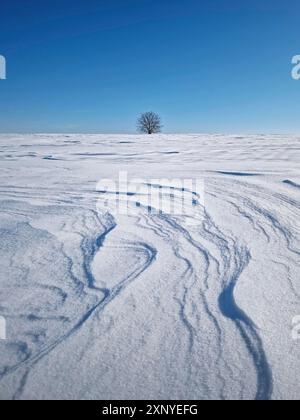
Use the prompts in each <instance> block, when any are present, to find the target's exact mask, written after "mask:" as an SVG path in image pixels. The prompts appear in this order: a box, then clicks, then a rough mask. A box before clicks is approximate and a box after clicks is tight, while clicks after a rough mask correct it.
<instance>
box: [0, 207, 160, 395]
mask: <svg viewBox="0 0 300 420" xmlns="http://www.w3.org/2000/svg"><path fill="white" fill-rule="evenodd" d="M95 215H97V214H96V213H95ZM106 219H107V217H106ZM108 219H109V223H107V220H106V223H107V225H106V227H105V230H104V232H103V233H102V234H101V235H98V236H95V237H94V238H89V237H83V238H82V242H81V250H82V253H83V256H84V259H83V264H82V267H83V271H84V273H85V278H86V285H87V288H88V290H90V291H91V292H101V295H102V296H101V299H100V300H99V301H98V302H97V303H96V304H94V305H92V307H91V308H90V309H88V310H87V311H86V312H85V313H84V314H83V315H82V316H81V318H80V319H79V320H78V321H77V322H76V323H75V324H74V325H73V327H71V328H70V329H69V330H68V331H67V332H65V333H64V334H62V335H61V336H60V337H59V338H57V339H56V340H54V341H53V342H52V343H51V344H48V345H46V346H44V347H41V348H39V350H38V352H37V353H36V354H33V353H32V352H31V351H30V350H29V348H28V345H27V343H25V342H24V343H15V344H14V346H18V353H19V354H22V357H21V361H19V362H18V363H16V364H15V365H14V366H11V367H6V368H5V369H4V370H3V371H2V372H1V373H0V380H2V379H3V378H5V377H6V376H8V375H10V374H12V373H14V372H16V371H17V370H19V369H21V368H25V369H26V372H25V373H24V374H22V377H21V380H20V386H19V387H18V389H17V391H16V393H15V395H14V398H19V397H20V396H21V394H22V390H23V389H24V387H25V386H26V378H27V376H28V374H29V372H30V369H31V368H32V367H33V366H34V365H35V364H37V363H38V362H39V361H40V360H41V359H42V358H43V357H45V356H46V355H48V354H49V353H50V352H51V351H53V350H54V349H55V348H57V347H58V346H59V345H60V344H62V343H63V342H65V341H66V340H67V339H68V338H70V337H71V336H72V335H74V334H76V333H77V332H78V331H79V330H80V329H81V328H82V327H83V326H84V324H85V323H86V322H87V321H88V320H89V319H90V318H91V316H92V315H93V314H94V313H95V311H100V312H102V311H103V310H104V309H105V308H106V306H107V305H108V304H109V303H111V302H112V301H113V300H114V299H115V298H117V297H118V296H119V295H120V294H121V293H122V291H123V290H124V289H125V288H126V287H127V286H128V285H129V284H130V283H131V282H133V281H134V280H135V279H136V278H137V277H138V276H139V275H140V274H142V273H143V272H144V271H145V270H146V269H147V268H148V267H149V266H150V265H151V264H152V263H153V261H154V260H155V257H156V253H157V251H156V250H155V249H154V248H152V247H151V246H149V245H148V244H147V243H143V242H136V243H135V244H134V246H135V247H136V249H137V250H138V251H139V252H142V253H143V255H144V257H145V261H144V263H143V264H141V265H140V266H138V267H136V268H135V270H134V271H133V272H132V273H130V274H129V275H128V276H126V277H125V278H124V279H122V281H121V282H120V283H119V284H118V285H116V286H115V287H113V288H111V289H98V288H97V287H95V279H94V277H93V274H92V270H91V264H92V262H93V259H94V257H95V255H96V253H97V252H99V251H100V250H101V248H102V247H103V246H104V242H105V239H106V237H107V236H108V235H109V234H110V233H111V232H112V231H113V230H114V229H115V228H116V226H117V225H116V223H115V222H114V221H113V218H112V217H111V216H110V217H109V218H108ZM64 257H65V254H64ZM69 269H70V274H72V276H71V277H74V274H73V272H72V267H69ZM76 280H77V279H76ZM81 284H82V292H83V291H84V293H87V291H88V290H84V287H85V286H84V285H83V283H81ZM82 292H81V293H82ZM98 299H99V298H98Z"/></svg>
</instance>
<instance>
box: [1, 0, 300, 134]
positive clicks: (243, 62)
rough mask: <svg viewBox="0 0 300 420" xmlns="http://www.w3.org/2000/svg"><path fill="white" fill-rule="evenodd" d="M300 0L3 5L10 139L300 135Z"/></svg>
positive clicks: (8, 1) (4, 123)
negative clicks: (140, 121) (295, 69)
mask: <svg viewBox="0 0 300 420" xmlns="http://www.w3.org/2000/svg"><path fill="white" fill-rule="evenodd" d="M299 19H300V2H299V0H297V1H296V0H286V1H283V0H243V1H241V0H238V1H235V0H210V1H200V0H185V1H183V0H168V1H166V0H109V1H108V0H103V1H101V0H100V1H99V0H98V1H96V0H89V1H82V0H76V1H74V2H71V1H70V0H51V1H50V0H43V1H40V0H26V1H24V0H2V1H1V5H0V54H2V55H4V56H5V57H6V60H7V80H5V81H3V80H0V131H1V132H23V131H24V132H111V133H117V132H118V133H119V132H126V133H130V132H134V131H135V121H136V118H137V115H138V114H139V113H140V112H142V111H148V110H153V111H156V112H159V113H160V114H161V115H162V117H163V121H164V125H165V131H166V132H235V133H236V132H287V133H292V132H299V133H300V112H299V110H300V81H295V80H293V79H292V78H291V69H292V65H291V59H292V57H293V56H294V55H296V54H300V25H299Z"/></svg>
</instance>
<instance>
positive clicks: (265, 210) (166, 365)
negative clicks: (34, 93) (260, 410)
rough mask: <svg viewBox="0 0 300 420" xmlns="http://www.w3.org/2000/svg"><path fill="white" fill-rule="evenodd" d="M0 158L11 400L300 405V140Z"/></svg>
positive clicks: (166, 141)
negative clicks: (298, 335) (299, 329)
mask: <svg viewBox="0 0 300 420" xmlns="http://www.w3.org/2000/svg"><path fill="white" fill-rule="evenodd" d="M0 161H1V163H2V167H1V186H0V200H1V203H0V262H1V272H0V317H1V318H2V319H5V321H6V322H5V323H6V337H5V338H6V339H5V340H4V339H3V340H0V354H1V357H0V399H16V400H18V399H96V400H99V399H108V400H110V399H111V400H113V399H125V400H126V399H129V400H134V399H149V398H150V399H154V400H155V399H166V400H168V399H172V400H174V399H187V400H188V399H201V400H203V399H207V400H214V399H217V400H224V399H226V400H249V399H250V400H251V399H257V400H268V399H274V400H276V399H278V400H282V399H295V400H299V397H300V387H299V375H300V358H299V341H297V340H295V338H294V337H295V334H292V328H293V319H294V318H295V317H297V316H299V314H300V301H299V297H300V283H299V256H300V224H299V220H300V196H299V185H300V173H299V161H300V138H299V137H297V136H280V135H278V136H276V135H259V136H249V135H248V136H243V135H236V136H225V135H197V134H195V135H157V136H154V137H151V138H150V137H149V136H119V135H116V136H113V135H51V134H49V135H31V136H29V135H9V136H8V135H0ZM119 171H126V172H127V173H128V179H129V181H130V186H129V187H128V189H127V190H126V191H123V190H122V188H118V187H116V188H115V189H114V188H103V189H101V188H98V187H99V185H101V184H99V181H101V180H103V179H106V180H114V179H115V178H116V176H117V175H118V173H119ZM175 178H176V179H178V180H179V184H178V186H176V185H174V184H171V185H169V184H168V180H174V179H175ZM187 179H188V180H201V181H203V183H204V187H205V188H204V190H205V201H204V191H203V192H202V191H201V192H199V191H198V190H197V189H196V188H194V187H193V186H192V187H187V186H184V180H187ZM131 180H140V181H137V182H136V183H134V182H131ZM155 180H156V181H155ZM180 183H182V184H180ZM97 185H98V187H96V186H97ZM149 191H151V193H153V196H152V197H151V196H150V197H149ZM183 198H184V201H185V205H186V207H185V210H186V211H185V212H182V211H180V210H182V200H183ZM116 202H118V203H122V204H121V206H122V205H123V204H126V206H127V207H126V209H127V210H129V211H128V212H127V213H126V214H123V213H122V212H118V207H116V205H115V204H116ZM123 208H124V207H123ZM128 378H130V380H129V379H128Z"/></svg>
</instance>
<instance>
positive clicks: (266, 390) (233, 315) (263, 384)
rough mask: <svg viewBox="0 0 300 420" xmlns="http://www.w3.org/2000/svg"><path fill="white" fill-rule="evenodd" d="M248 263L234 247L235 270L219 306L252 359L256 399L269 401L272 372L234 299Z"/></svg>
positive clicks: (252, 328) (246, 255)
mask: <svg viewBox="0 0 300 420" xmlns="http://www.w3.org/2000/svg"><path fill="white" fill-rule="evenodd" d="M250 261H251V254H250V252H249V251H248V250H247V249H246V248H241V249H239V248H238V246H235V249H234V263H235V270H234V272H233V274H232V275H231V276H230V278H229V279H228V280H227V285H226V286H225V288H224V290H223V292H222V293H221V294H220V296H219V306H220V310H221V312H222V314H223V315H224V316H225V317H227V318H229V319H231V320H232V321H233V322H235V324H236V326H237V328H238V329H239V331H240V334H241V336H242V338H243V340H244V342H245V344H246V346H247V349H248V351H249V353H250V354H251V356H252V358H253V362H254V365H255V368H256V371H257V378H258V386H257V393H256V399H257V400H269V399H271V397H272V392H273V379H272V371H271V368H270V366H269V363H268V360H267V357H266V354H265V351H264V348H263V344H262V341H261V338H260V337H259V334H258V333H257V331H256V326H255V325H254V324H253V322H252V320H251V319H250V318H249V317H248V316H247V315H246V314H245V312H244V311H243V310H242V309H240V308H239V306H238V305H237V303H236V301H235V298H234V289H235V287H236V284H237V282H238V280H239V278H240V276H241V274H242V273H243V271H244V270H245V268H246V267H247V265H248V264H249V263H250Z"/></svg>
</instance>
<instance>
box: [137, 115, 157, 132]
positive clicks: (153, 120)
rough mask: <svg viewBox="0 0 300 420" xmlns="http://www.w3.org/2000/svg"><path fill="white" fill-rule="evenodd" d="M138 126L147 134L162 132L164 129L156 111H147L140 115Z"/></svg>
mask: <svg viewBox="0 0 300 420" xmlns="http://www.w3.org/2000/svg"><path fill="white" fill-rule="evenodd" d="M137 128H138V130H139V131H140V132H141V133H145V134H154V133H160V132H161V129H162V124H161V118H160V116H159V115H158V114H155V112H145V113H144V114H142V115H141V116H140V117H139V119H138V122H137Z"/></svg>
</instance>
